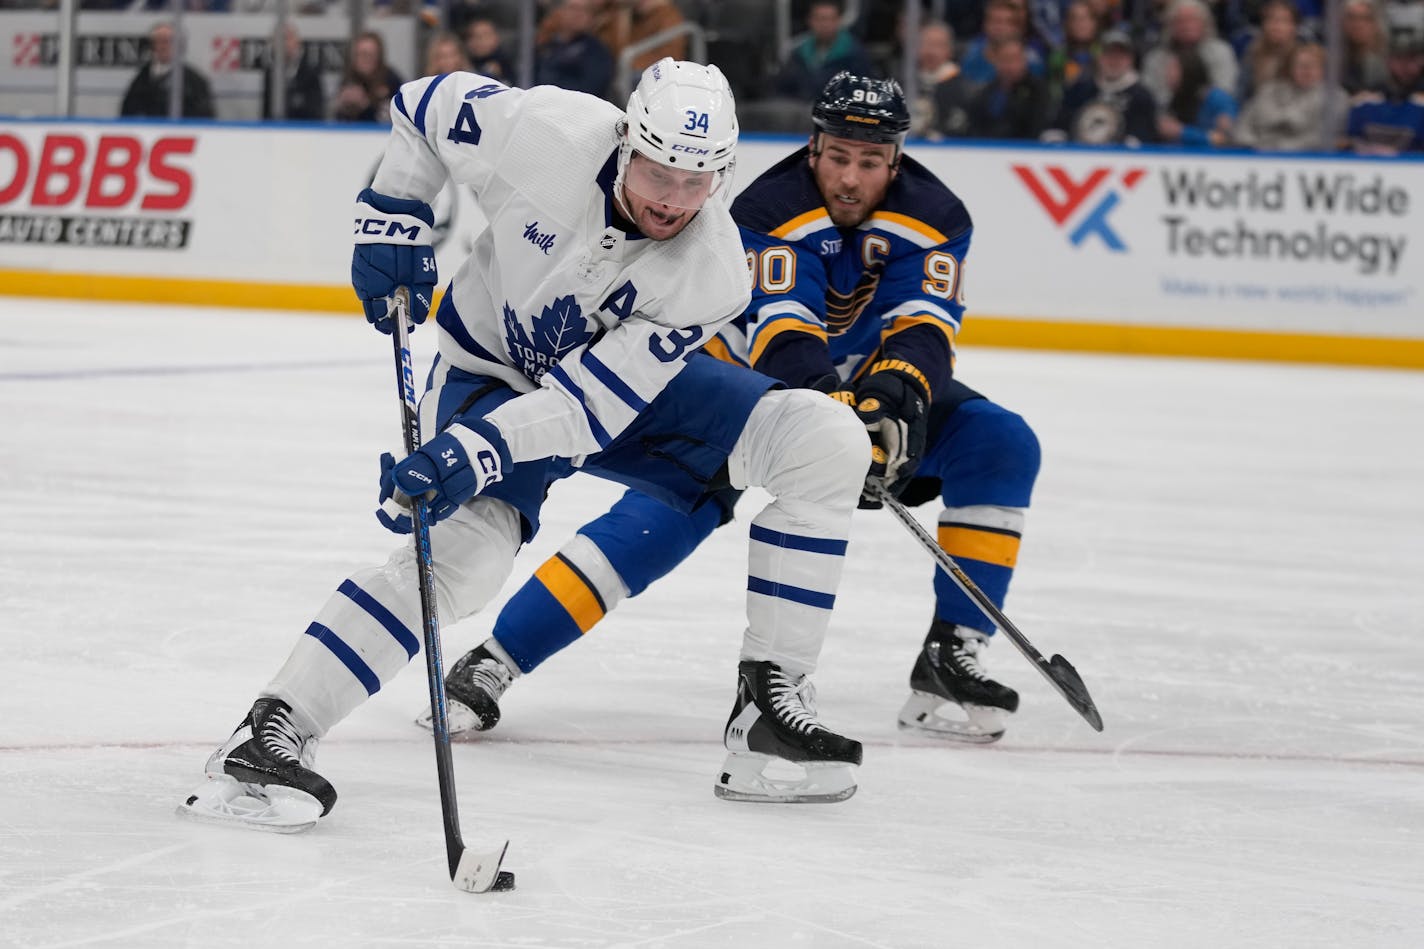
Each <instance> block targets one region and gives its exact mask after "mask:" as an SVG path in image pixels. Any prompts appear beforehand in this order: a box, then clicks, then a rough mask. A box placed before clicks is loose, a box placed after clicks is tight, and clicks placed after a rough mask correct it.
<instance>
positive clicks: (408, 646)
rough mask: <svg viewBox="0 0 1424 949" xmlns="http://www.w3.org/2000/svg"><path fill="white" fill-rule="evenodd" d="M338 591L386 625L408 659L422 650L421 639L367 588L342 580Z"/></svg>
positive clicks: (386, 628) (387, 630)
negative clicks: (367, 590) (368, 591)
mask: <svg viewBox="0 0 1424 949" xmlns="http://www.w3.org/2000/svg"><path fill="white" fill-rule="evenodd" d="M336 592H338V593H340V594H342V595H343V596H345V597H346V598H347V599H348V600H350V601H351V602H352V603H355V604H356V605H357V606H359V607H361V609H363V610H365V611H366V612H367V613H370V614H371V617H372V618H373V619H375V621H376V622H378V623H380V624H381V625H382V626H383V627H385V630H386V632H388V633H390V634H391V635H392V636H393V637H395V641H396V642H398V643H400V644H401V648H403V649H404V650H405V655H406V658H407V659H414V658H415V654H416V653H418V652H420V640H418V639H416V638H415V633H412V632H411V631H410V629H409V627H407V626H406V625H405V624H404V623H402V622H401V621H400V620H399V619H398V618H397V617H396V615H395V614H394V613H392V612H391V611H390V610H388V609H386V608H385V607H384V606H382V605H381V602H380V601H379V600H377V599H376V598H375V597H374V596H372V595H371V594H369V593H367V592H366V591H365V590H363V589H361V588H360V587H358V586H357V585H356V584H354V583H352V582H351V581H350V580H345V581H342V584H341V586H339V587H337V588H336Z"/></svg>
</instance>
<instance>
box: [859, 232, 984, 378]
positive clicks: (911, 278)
mask: <svg viewBox="0 0 1424 949" xmlns="http://www.w3.org/2000/svg"><path fill="white" fill-rule="evenodd" d="M969 239H970V231H969V229H967V228H966V229H965V230H964V231H963V232H962V233H960V234H957V235H956V236H954V237H953V238H950V239H949V240H948V241H945V242H944V243H942V244H938V245H936V246H934V247H931V248H928V249H924V250H916V251H915V252H913V253H907V254H903V255H901V256H899V257H897V258H896V259H894V260H892V261H891V262H890V263H889V264H888V265H886V267H885V273H884V274H883V275H882V277H881V279H880V289H879V291H878V292H879V293H880V294H884V295H885V296H887V297H888V298H889V299H892V300H900V301H902V302H900V303H898V304H896V305H895V306H893V307H891V308H890V309H888V310H886V311H885V312H884V313H883V314H882V315H881V330H880V359H879V360H877V362H876V363H875V364H873V365H872V366H871V367H870V371H872V372H874V371H875V370H876V368H877V367H878V366H880V365H882V364H888V367H889V368H895V369H899V370H900V371H902V372H906V373H907V374H908V375H911V376H915V377H916V378H918V379H919V381H920V382H921V383H922V384H923V385H924V387H925V390H926V392H927V393H928V394H929V396H930V398H931V399H933V398H934V394H935V392H937V391H939V390H940V389H942V388H943V387H944V385H945V384H946V383H948V382H949V380H950V379H951V378H952V377H953V375H954V340H955V337H956V336H957V335H958V334H959V327H960V322H961V319H962V318H963V315H964V295H963V289H964V288H963V283H964V260H965V257H966V256H967V255H968V253H969Z"/></svg>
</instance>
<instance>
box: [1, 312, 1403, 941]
mask: <svg viewBox="0 0 1424 949" xmlns="http://www.w3.org/2000/svg"><path fill="white" fill-rule="evenodd" d="M432 339H433V333H431V332H430V331H429V329H425V330H422V331H420V332H419V333H417V342H418V343H420V344H421V345H422V346H423V347H428V346H429V345H431V343H432ZM422 355H423V356H426V355H428V351H427V350H425V349H422ZM959 372H960V375H961V376H962V377H963V378H964V379H965V380H966V381H967V382H969V383H970V384H971V385H974V386H976V387H977V388H979V389H981V390H982V391H984V392H986V393H987V394H989V395H990V396H992V397H995V398H996V399H997V400H998V401H1000V402H1002V403H1004V404H1006V405H1008V406H1010V407H1012V408H1014V409H1016V410H1018V411H1020V412H1022V413H1023V414H1024V415H1025V417H1027V418H1028V419H1029V421H1030V422H1031V423H1033V425H1034V426H1035V427H1036V429H1037V431H1038V433H1039V436H1040V438H1041V440H1042V443H1043V447H1044V467H1043V473H1042V476H1041V478H1040V481H1039V487H1038V491H1037V494H1036V497H1035V506H1034V509H1033V511H1032V512H1031V513H1030V518H1029V524H1028V531H1027V533H1026V536H1025V542H1024V548H1023V555H1022V559H1021V564H1020V570H1019V575H1018V578H1017V580H1016V581H1015V586H1014V589H1013V591H1012V592H1011V594H1010V597H1009V601H1008V603H1007V605H1006V609H1007V612H1008V614H1009V616H1010V617H1011V618H1013V619H1014V620H1015V622H1016V623H1017V624H1018V626H1019V627H1020V628H1021V629H1022V630H1023V631H1024V632H1025V634H1027V635H1028V637H1029V638H1030V639H1031V640H1033V641H1034V643H1035V644H1036V645H1037V646H1038V648H1039V649H1040V650H1041V651H1042V652H1043V653H1044V654H1045V655H1050V654H1052V653H1054V652H1061V653H1063V654H1064V655H1066V656H1067V657H1068V658H1069V659H1071V660H1072V662H1073V663H1074V664H1075V665H1076V666H1077V668H1078V669H1079V671H1080V672H1081V673H1082V675H1083V678H1084V679H1085V680H1086V682H1087V684H1088V686H1089V688H1090V689H1091V690H1092V692H1093V695H1094V697H1095V699H1096V700H1097V704H1098V707H1099V708H1100V709H1101V710H1102V713H1103V718H1104V719H1105V721H1106V726H1107V727H1106V731H1105V732H1104V733H1103V734H1101V735H1099V734H1096V733H1094V732H1093V731H1091V730H1090V729H1089V728H1088V726H1087V725H1086V724H1084V723H1083V722H1082V721H1081V720H1080V719H1079V718H1078V717H1077V715H1075V714H1074V713H1073V711H1072V710H1071V709H1069V707H1068V706H1067V705H1066V704H1065V703H1064V702H1063V701H1062V700H1061V699H1060V698H1059V697H1058V695H1057V694H1055V693H1054V692H1052V691H1051V690H1050V689H1049V687H1048V686H1047V684H1046V683H1045V682H1043V681H1042V680H1041V679H1040V678H1039V676H1038V675H1037V673H1035V672H1034V670H1033V669H1032V668H1031V667H1030V666H1029V665H1028V664H1027V663H1026V662H1025V661H1024V660H1023V659H1022V658H1021V657H1020V656H1019V655H1018V653H1017V652H1015V651H1014V650H1013V649H1012V647H1011V645H1010V644H1009V643H1008V642H999V643H997V644H996V645H995V646H994V648H993V649H992V650H991V653H990V656H989V667H990V671H991V672H993V673H995V674H996V676H997V677H998V678H1000V679H1002V680H1004V681H1006V682H1008V683H1009V684H1011V685H1014V686H1015V687H1017V688H1018V689H1019V690H1020V691H1021V692H1022V694H1023V706H1022V710H1021V712H1020V714H1019V715H1018V716H1017V718H1015V719H1014V720H1013V723H1012V725H1011V728H1010V731H1009V733H1008V735H1007V736H1006V737H1005V738H1004V739H1003V741H1002V742H1000V743H999V744H998V745H995V746H989V747H965V746H956V745H950V744H944V743H937V742H935V741H932V740H929V739H924V738H916V737H906V736H904V735H901V734H899V733H898V732H897V730H896V728H895V713H896V710H897V709H898V707H899V705H900V703H901V701H902V700H903V698H904V697H905V689H906V676H907V674H908V672H909V667H910V664H911V661H912V659H913V657H914V655H915V652H916V649H917V648H918V645H919V642H920V639H921V636H922V635H923V632H924V629H925V627H926V625H927V622H928V617H929V611H930V590H929V577H930V572H931V566H930V561H929V560H928V558H927V557H926V556H925V554H924V552H923V551H921V550H920V549H919V548H918V547H917V546H916V545H915V543H914V541H913V540H912V539H911V538H910V537H909V536H908V535H906V534H905V533H904V532H903V531H902V529H901V528H900V527H899V526H898V525H897V524H895V523H894V522H893V521H892V520H891V518H890V516H889V515H888V514H885V513H884V512H861V513H860V514H858V515H857V519H856V525H855V530H856V533H855V538H854V542H853V543H852V545H851V552H850V564H849V569H848V571H847V581H846V583H845V584H844V586H843V588H842V593H841V597H840V600H839V603H838V606H837V609H836V613H835V616H834V620H833V622H832V627H831V634H830V638H829V640H828V642H827V646H826V649H825V652H824V655H823V661H822V668H821V672H820V673H819V675H818V677H817V682H818V686H819V690H820V704H821V710H822V717H823V718H824V720H826V722H827V723H828V724H830V725H832V726H833V727H839V728H840V729H841V730H843V731H845V732H846V733H848V734H850V735H851V736H853V737H857V738H860V739H862V740H864V741H865V743H866V751H865V764H864V767H863V768H862V769H861V771H860V780H861V787H860V792H859V793H858V794H857V795H856V796H855V797H854V798H852V799H851V800H850V801H848V802H846V803H843V804H838V805H830V806H802V807H795V806H764V805H747V804H733V803H727V802H723V801H719V800H717V799H715V798H714V797H713V795H712V780H713V776H714V773H715V771H716V770H717V767H718V765H719V764H720V762H721V758H722V747H721V729H722V726H723V723H724V721H725V717H726V714H727V712H728V710H729V709H730V707H731V701H732V694H733V685H734V677H735V663H736V658H737V649H738V645H739V642H740V635H741V623H742V620H741V619H740V614H741V609H742V598H743V592H742V591H743V587H744V584H745V579H744V577H745V572H744V567H743V559H744V547H745V542H746V541H745V537H746V522H747V519H748V518H749V516H750V514H749V512H750V510H752V508H751V505H750V503H749V502H750V501H751V500H753V499H750V498H749V499H748V500H747V502H744V508H743V517H742V518H741V519H740V520H739V521H737V522H736V523H735V524H734V525H732V526H730V527H729V528H727V529H725V530H723V531H721V532H719V533H718V534H717V535H716V536H715V537H714V538H713V540H712V541H711V542H710V543H708V544H707V545H706V546H705V547H704V548H703V549H702V550H701V551H699V552H698V553H697V555H696V556H695V557H694V558H693V559H692V560H691V561H689V562H688V563H687V564H686V565H685V566H684V567H683V568H682V569H681V570H680V571H679V572H677V573H675V574H674V575H673V576H671V577H669V578H668V579H667V580H665V581H664V582H663V583H662V584H661V585H660V586H657V587H654V589H653V590H652V591H650V592H649V593H648V594H647V595H645V596H644V597H643V598H641V599H639V600H636V601H632V602H629V603H627V604H625V605H624V607H623V608H622V609H620V610H619V611H617V612H616V613H615V614H614V615H613V616H612V617H611V618H610V619H609V620H608V621H607V622H605V623H604V624H603V625H602V626H601V627H599V628H597V629H596V630H595V631H594V632H593V633H592V634H590V635H589V637H588V638H587V641H586V642H581V643H578V644H576V645H575V646H574V647H572V648H571V649H570V650H568V651H567V652H565V653H563V654H561V655H560V656H558V657H556V658H555V659H553V660H551V661H550V662H549V663H548V664H547V665H545V666H544V667H543V668H541V669H540V670H538V671H537V672H536V673H535V674H534V675H533V676H531V677H528V678H526V679H523V680H521V681H519V682H518V683H516V685H515V687H514V689H513V691H512V692H511V693H510V695H509V697H508V698H507V700H506V702H505V720H504V722H503V723H502V724H501V725H500V727H499V728H498V730H496V731H495V732H494V733H492V734H491V735H490V736H488V737H487V738H486V739H483V740H479V741H477V742H473V743H465V744H460V745H458V746H457V747H456V748H455V751H454V756H455V769H456V774H457V780H458V785H459V792H460V798H461V803H462V817H463V822H464V826H465V831H466V835H467V837H469V838H473V839H475V840H478V841H491V840H494V839H497V838H499V839H502V838H505V837H507V838H509V839H510V840H511V846H510V852H509V857H508V859H507V861H506V867H507V868H509V869H512V870H514V871H516V872H517V873H518V877H519V884H518V889H517V890H516V891H514V892H512V893H508V894H486V895H483V896H475V895H471V894H466V893H462V892H459V891H457V890H455V889H454V888H453V887H452V886H451V885H450V883H449V881H448V878H447V876H446V872H445V857H444V848H443V844H442V838H441V828H440V817H439V806H438V802H437V795H436V785H435V768H434V761H433V754H432V751H431V748H430V741H429V737H428V736H427V735H426V734H425V733H422V732H420V731H417V730H416V729H415V728H414V726H412V725H411V723H410V722H411V719H412V717H413V716H414V715H415V714H416V713H417V712H418V711H419V710H420V708H421V707H422V705H423V703H424V702H425V675H424V666H423V662H422V660H420V659H417V660H416V661H415V663H414V664H413V668H411V669H409V670H407V671H406V673H405V674H404V675H403V676H402V677H401V678H400V679H399V680H397V681H396V682H395V683H393V684H392V685H391V686H390V687H388V688H387V689H386V690H385V691H383V692H382V693H381V694H379V695H378V696H376V698H374V699H373V700H372V701H370V702H369V703H367V704H366V705H365V706H364V707H362V708H361V709H359V710H358V711H357V712H356V713H355V714H354V715H353V716H352V717H351V719H350V720H348V721H347V722H345V723H344V724H343V725H342V726H340V727H339V728H338V729H336V731H335V732H334V733H333V735H332V736H331V739H330V740H329V741H328V742H327V743H325V744H324V745H323V747H322V754H321V758H320V762H319V766H320V770H321V771H322V772H323V773H324V774H326V775H327V776H328V777H329V778H330V779H331V781H332V783H333V784H335V786H336V787H337V789H338V791H339V792H340V795H341V800H340V803H339V804H338V805H337V807H336V809H335V810H334V811H333V812H332V814H331V816H330V817H329V818H328V819H327V820H325V821H324V822H323V823H322V824H321V825H320V826H319V827H317V828H316V829H315V830H313V831H312V832H310V833H308V834H305V835H299V836H294V837H282V836H277V835H267V834H259V833H252V832H244V831H241V830H231V829H227V828H221V827H213V826H209V825H198V824H193V823H190V822H186V821H183V820H180V819H179V818H177V817H175V816H174V814H173V808H174V805H175V804H176V803H177V802H178V800H179V799H180V798H181V797H182V796H183V795H184V794H185V792H186V791H187V790H188V789H189V787H190V786H191V785H193V784H194V783H195V782H196V781H197V780H198V779H199V776H200V773H201V767H202V763H203V760H204V758H205V757H206V755H207V754H208V752H209V751H210V750H211V748H212V746H214V745H215V744H216V743H217V742H218V741H219V740H221V739H222V738H224V737H225V736H226V735H227V733H228V732H229V731H230V730H231V729H232V727H233V726H234V725H235V724H236V723H237V721H238V719H239V718H240V717H241V716H242V714H243V713H244V712H245V711H246V709H247V707H248V705H249V703H250V702H251V699H252V697H253V695H254V693H255V691H256V689H257V688H258V687H260V686H261V685H262V684H263V683H264V682H265V681H266V679H267V677H268V676H269V675H270V674H271V673H272V672H273V671H274V670H275V669H276V667H277V665H278V664H279V663H280V662H281V661H282V659H283V658H284V657H285V655H286V651H287V649H288V646H289V644H290V643H291V642H292V641H293V640H294V638H295V637H296V636H298V635H299V634H300V633H301V631H302V630H303V629H304V628H305V626H306V624H307V622H308V621H309V619H310V616H311V614H312V613H313V612H314V611H315V609H316V608H317V607H318V606H319V605H320V604H321V602H322V601H323V599H324V598H325V597H326V595H327V594H328V593H329V592H330V590H331V588H332V587H333V586H334V585H335V584H336V583H337V582H339V581H340V580H341V579H342V578H343V577H344V576H345V575H346V573H347V571H349V570H350V569H352V568H353V567H355V566H357V565H360V564H363V563H366V562H369V561H373V560H377V559H383V558H384V556H385V554H386V552H387V550H388V548H389V547H390V546H391V544H392V542H393V541H392V538H391V536H390V535H388V534H386V533H385V532H384V531H383V530H382V529H381V528H380V526H379V525H378V524H377V522H376V520H375V518H374V517H373V516H372V515H371V511H372V509H373V506H374V502H375V494H376V490H375V481H376V477H375V476H376V472H377V465H376V456H377V454H378V453H379V452H380V451H381V450H385V449H394V447H395V446H396V445H397V443H398V438H399V418H398V414H397V407H396V398H395V391H394V383H393V380H392V376H393V370H392V368H391V358H390V348H389V344H388V343H387V341H386V339H385V338H384V337H380V336H378V335H377V334H375V333H373V332H371V331H370V330H369V329H368V328H367V327H366V325H365V324H364V323H363V322H362V321H360V320H359V319H341V318H330V317H318V316H298V315H289V314H264V313H244V312H236V311H221V310H202V309H195V308H187V309H185V308H161V307H137V306H125V305H115V304H101V303H92V304H79V303H75V304H68V303H54V302H38V301H22V300H14V299H0V418H3V421H0V498H3V515H2V516H0V629H3V636H0V650H3V651H0V946H5V947H59V946H87V945H98V946H141V947H150V946H194V947H212V946H243V947H265V946H332V947H346V946H410V947H423V946H460V947H579V949H590V947H608V946H675V947H744V949H760V947H817V949H820V947H842V946H844V947H896V949H900V947H951V946H953V947H982V949H1009V947H1020V946H1023V947H1093V949H1097V947H1162V946H1169V947H1226V946H1231V947H1236V946H1252V947H1273V949H1274V947H1291V949H1297V947H1329V949H1356V947H1381V946H1389V947H1411V949H1412V947H1418V946H1421V945H1424V373H1405V372H1388V371H1369V370H1352V369H1341V368H1321V367H1288V366H1278V365H1258V364H1250V363H1231V362H1213V361H1207V360H1167V359H1140V358H1118V357H1106V356H1085V355H1068V354H1044V353H1028V352H1015V351H1002V350H989V349H975V348H972V347H971V348H970V349H968V350H966V351H964V352H961V354H960V360H959ZM615 496H616V492H615V490H614V489H612V488H610V487H609V486H606V485H604V484H602V483H600V482H597V481H593V480H591V479H588V478H584V477H578V478H575V479H573V480H571V481H568V482H565V483H563V484H562V485H561V486H559V487H557V488H556V489H555V491H554V493H553V495H552V496H551V499H550V502H549V507H548V512H547V515H546V528H545V530H544V532H543V533H542V534H541V535H540V537H539V538H538V541H537V542H536V544H535V545H533V546H532V547H531V548H530V549H529V550H527V551H526V552H525V554H524V555H522V556H521V559H520V561H519V563H518V565H517V566H516V571H515V576H514V577H513V578H512V579H511V581H510V583H508V584H507V585H506V588H505V591H504V594H505V595H507V594H508V593H509V592H511V591H512V589H513V588H514V587H515V586H516V585H517V583H518V582H519V581H520V580H522V579H523V577H524V576H526V575H527V574H528V572H529V571H530V570H532V569H533V568H534V567H535V566H536V565H537V564H538V563H539V562H541V561H542V559H543V558H544V557H545V556H547V555H548V554H549V553H550V552H551V551H552V550H553V549H554V548H555V547H556V546H557V545H558V543H559V542H561V541H562V540H563V539H564V538H565V537H566V536H567V535H568V534H569V533H570V532H571V531H572V529H573V528H574V527H576V526H577V525H578V524H580V523H582V522H583V520H584V519H586V518H587V517H588V516H590V515H592V514H593V513H595V512H597V511H599V510H601V509H602V505H604V504H606V503H607V502H608V501H610V500H612V498H613V497H615ZM918 513H919V514H920V516H921V518H922V520H924V521H925V522H926V523H930V522H931V521H932V519H933V516H934V512H933V511H932V510H931V509H930V508H928V507H927V508H921V509H919V511H918ZM501 602H502V601H501ZM496 606H497V604H496ZM493 615H494V609H493V608H492V609H491V610H490V611H489V612H488V613H486V614H484V615H482V616H479V617H476V618H475V619H473V620H471V621H469V622H467V623H465V624H462V625H460V626H456V627H453V628H450V629H448V630H447V631H446V632H447V635H446V656H447V659H449V660H451V661H453V657H454V656H457V655H459V654H460V653H461V652H463V651H464V650H465V649H467V648H469V647H470V646H472V645H474V644H475V643H477V642H478V641H480V640H481V639H482V638H483V636H484V634H485V633H486V631H487V630H488V628H489V624H490V622H491V621H492V619H493Z"/></svg>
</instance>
